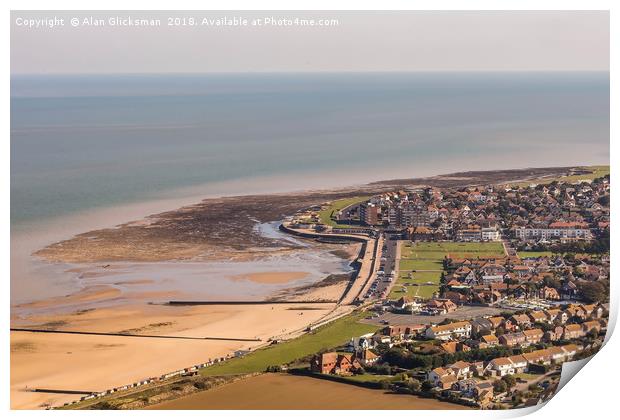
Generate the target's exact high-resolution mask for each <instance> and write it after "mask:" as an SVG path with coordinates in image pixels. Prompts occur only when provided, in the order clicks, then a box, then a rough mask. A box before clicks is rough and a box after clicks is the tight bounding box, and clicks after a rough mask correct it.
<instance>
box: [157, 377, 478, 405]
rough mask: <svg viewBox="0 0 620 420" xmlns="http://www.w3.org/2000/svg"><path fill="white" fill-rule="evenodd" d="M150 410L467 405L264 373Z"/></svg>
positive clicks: (307, 378) (319, 380)
mask: <svg viewBox="0 0 620 420" xmlns="http://www.w3.org/2000/svg"><path fill="white" fill-rule="evenodd" d="M148 408H149V409H151V410H233V409H236V410H352V409H357V410H370V409H374V410H464V409H467V407H465V406H461V405H458V404H451V403H447V402H441V401H438V400H434V399H426V398H420V397H416V396H413V395H401V394H392V393H389V392H386V391H380V390H374V389H367V388H361V387H357V386H352V385H346V384H341V383H336V382H331V381H326V380H321V379H314V378H309V377H305V376H293V375H287V374H264V375H260V376H256V377H253V378H249V379H244V380H241V381H238V382H234V383H231V384H227V385H223V386H221V387H218V388H215V389H213V390H210V391H204V392H200V393H197V394H193V395H189V396H187V397H183V398H179V399H177V400H173V401H167V402H165V403H161V404H156V405H153V406H150V407H148Z"/></svg>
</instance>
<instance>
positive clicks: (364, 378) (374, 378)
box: [346, 373, 394, 383]
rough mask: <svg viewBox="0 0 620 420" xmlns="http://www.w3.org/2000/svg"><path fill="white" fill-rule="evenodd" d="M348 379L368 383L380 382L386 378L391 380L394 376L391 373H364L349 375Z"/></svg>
mask: <svg viewBox="0 0 620 420" xmlns="http://www.w3.org/2000/svg"><path fill="white" fill-rule="evenodd" d="M346 379H347V380H348V381H351V382H364V383H368V382H380V381H382V380H384V379H387V380H388V381H390V380H392V379H394V377H393V376H390V375H373V374H371V373H364V374H362V375H353V376H347V377H346Z"/></svg>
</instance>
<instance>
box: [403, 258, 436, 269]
mask: <svg viewBox="0 0 620 420" xmlns="http://www.w3.org/2000/svg"><path fill="white" fill-rule="evenodd" d="M399 270H401V271H412V270H439V271H441V270H443V264H442V263H441V261H437V260H419V259H418V260H402V259H401V260H400V265H399Z"/></svg>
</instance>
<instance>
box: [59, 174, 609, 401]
mask: <svg viewBox="0 0 620 420" xmlns="http://www.w3.org/2000/svg"><path fill="white" fill-rule="evenodd" d="M609 194H610V185H609V175H605V176H602V177H596V178H594V179H592V180H588V181H579V180H576V181H572V180H571V181H570V182H567V181H552V182H548V183H541V184H532V185H489V186H484V187H482V186H473V187H466V188H458V189H438V188H431V187H419V188H412V189H411V190H408V191H395V192H388V193H383V194H380V195H377V196H365V197H364V196H353V197H344V198H342V199H338V200H335V201H331V202H327V203H323V204H321V205H315V206H312V207H310V208H305V209H302V210H300V211H299V212H297V213H296V214H294V215H292V216H290V217H287V218H286V219H285V220H284V221H283V222H282V223H281V225H280V229H281V230H282V231H283V232H285V233H288V234H291V235H296V236H299V237H303V238H306V239H309V240H316V241H319V242H329V243H336V244H339V243H342V244H346V243H358V244H361V247H360V248H359V249H360V251H359V255H358V257H357V259H356V261H354V262H353V263H352V266H353V267H354V269H355V271H354V273H353V274H354V275H352V277H351V280H350V282H349V284H348V285H347V287H346V288H345V289H344V291H343V292H342V296H341V298H340V299H339V300H338V301H337V303H335V306H334V308H333V309H332V310H331V311H329V312H328V314H327V315H325V316H324V317H322V318H321V319H320V320H318V321H315V322H314V323H312V324H310V325H308V327H307V328H306V329H305V331H302V332H300V333H299V334H298V335H296V336H292V337H287V338H285V339H281V338H278V337H273V338H272V339H270V340H268V342H262V343H258V344H257V345H256V346H254V348H253V349H252V350H251V351H250V350H239V351H235V352H234V353H231V354H228V355H226V356H225V357H221V358H218V359H215V360H212V359H209V360H207V361H205V362H204V363H201V364H198V365H194V366H191V367H188V368H186V369H180V370H177V371H174V372H170V373H168V374H164V375H161V376H159V377H152V378H148V379H145V380H142V381H138V382H136V383H132V384H130V385H125V386H121V387H117V388H113V389H109V390H106V391H99V392H97V393H92V394H89V395H86V396H83V397H82V398H81V399H80V400H79V401H76V402H74V403H67V404H65V406H66V407H69V408H72V407H74V406H77V407H83V406H84V405H85V404H88V405H90V406H93V407H107V406H108V405H109V404H110V401H119V402H122V401H126V399H125V396H126V395H134V397H132V398H133V399H134V400H135V401H138V400H140V398H143V399H145V400H146V401H149V398H150V397H149V396H148V395H151V394H152V393H153V392H154V391H153V390H154V389H156V388H157V387H167V388H166V389H167V391H166V392H172V390H174V388H175V387H176V388H178V389H181V388H182V387H179V386H178V385H175V384H179V383H188V384H193V385H191V386H190V389H192V390H193V389H194V388H195V389H199V390H200V389H204V387H205V386H210V385H205V382H204V381H205V380H206V381H210V380H213V381H217V380H224V381H232V380H235V377H243V376H244V375H246V376H247V375H258V374H261V373H263V372H286V373H288V374H290V375H305V376H310V377H313V378H316V379H320V380H329V381H335V382H341V383H346V384H349V385H352V386H358V387H367V388H374V389H385V390H391V391H392V392H396V393H401V394H413V395H416V396H419V397H422V398H432V399H436V400H439V401H442V402H446V403H450V404H459V405H464V406H469V407H474V408H479V409H505V408H519V407H526V406H531V405H535V404H538V403H540V402H543V401H547V400H548V399H550V398H551V397H552V396H553V394H554V393H555V391H556V389H557V387H558V384H559V381H560V376H561V369H562V364H563V363H564V362H569V361H574V360H579V359H582V358H586V357H589V356H591V355H593V354H595V353H596V351H598V349H599V348H600V347H601V346H602V344H603V340H604V338H605V334H606V332H607V319H608V317H609V303H608V302H609V275H610V271H609V263H610V261H609ZM273 304H274V305H275V304H278V303H277V302H274V303H273ZM281 304H290V302H282V303H281ZM304 305H311V303H310V302H305V303H304ZM210 378H211V379H210ZM218 378H219V379H218ZM222 378H224V379H222ZM142 389H144V391H141V390H142ZM184 389H185V388H184ZM179 392H181V391H179ZM128 393H129V394H128ZM144 393H146V394H144ZM178 395H179V396H181V395H183V394H178ZM111 399H114V400H111ZM140 401H142V400H140ZM136 404H137V403H136ZM140 404H142V403H140Z"/></svg>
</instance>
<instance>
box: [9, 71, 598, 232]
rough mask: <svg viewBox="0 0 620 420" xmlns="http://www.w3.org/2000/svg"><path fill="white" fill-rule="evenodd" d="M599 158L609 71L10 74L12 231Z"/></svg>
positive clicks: (576, 162)
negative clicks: (240, 198) (275, 194)
mask: <svg viewBox="0 0 620 420" xmlns="http://www.w3.org/2000/svg"><path fill="white" fill-rule="evenodd" d="M608 162H609V76H608V74H607V73H540V74H538V73H537V74H516V73H474V74H458V73H443V74H386V73H383V74H277V75H276V74H264V75H263V74H260V75H256V74H235V75H200V76H198V75H192V76H186V75H158V76H146V75H131V76H53V77H52V76H13V77H12V78H11V225H12V228H13V229H16V230H19V229H20V228H21V227H23V226H27V225H28V224H29V223H31V222H32V221H35V220H37V221H41V220H46V219H50V218H54V217H57V216H66V215H70V214H71V213H74V212H84V211H89V210H93V209H99V208H102V207H114V206H117V205H120V204H128V203H134V202H140V201H145V200H150V199H157V198H162V197H173V196H175V195H178V194H181V191H186V190H187V189H192V188H194V189H195V190H194V191H199V192H200V193H204V194H210V193H221V194H226V193H242V192H252V191H268V190H271V189H273V190H276V189H288V190H293V189H300V188H307V187H322V186H325V187H327V186H335V185H349V184H351V183H361V182H367V181H371V180H380V179H386V178H390V177H403V176H411V177H414V176H420V175H431V174H440V173H446V172H453V171H457V170H466V169H497V168H516V167H533V166H560V165H573V164H606V163H608ZM233 186H234V187H233Z"/></svg>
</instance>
